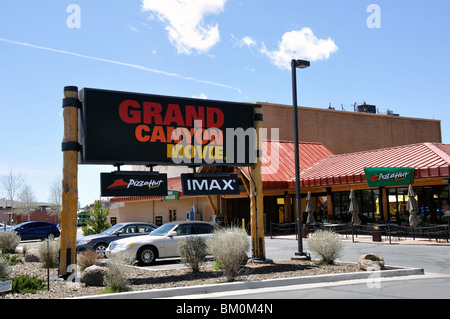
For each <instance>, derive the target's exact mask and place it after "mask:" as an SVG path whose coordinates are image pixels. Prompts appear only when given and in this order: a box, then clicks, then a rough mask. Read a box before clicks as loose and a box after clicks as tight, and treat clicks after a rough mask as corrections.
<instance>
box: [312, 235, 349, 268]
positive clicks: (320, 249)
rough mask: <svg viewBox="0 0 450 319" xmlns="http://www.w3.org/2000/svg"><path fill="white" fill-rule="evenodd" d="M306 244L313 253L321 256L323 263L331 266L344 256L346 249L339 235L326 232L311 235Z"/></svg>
mask: <svg viewBox="0 0 450 319" xmlns="http://www.w3.org/2000/svg"><path fill="white" fill-rule="evenodd" d="M306 243H307V245H308V248H309V249H310V250H311V251H313V252H315V253H316V254H317V255H319V256H320V258H321V262H323V263H325V264H331V265H332V264H334V261H335V260H336V259H337V258H339V257H340V256H341V255H342V252H343V249H344V243H343V242H342V240H341V238H340V237H339V234H337V233H334V232H330V231H325V230H319V231H316V232H314V233H312V234H310V235H309V236H308V238H307V239H306Z"/></svg>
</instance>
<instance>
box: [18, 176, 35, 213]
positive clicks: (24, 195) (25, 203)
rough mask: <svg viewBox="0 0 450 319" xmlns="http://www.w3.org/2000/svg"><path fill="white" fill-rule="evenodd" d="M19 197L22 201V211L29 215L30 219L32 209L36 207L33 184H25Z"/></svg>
mask: <svg viewBox="0 0 450 319" xmlns="http://www.w3.org/2000/svg"><path fill="white" fill-rule="evenodd" d="M19 199H20V201H21V205H20V208H21V209H20V213H21V214H23V215H27V216H28V221H30V215H31V211H32V210H33V208H34V202H35V197H34V194H33V190H32V189H31V186H30V185H28V184H25V185H24V186H23V188H22V191H21V192H20V195H19Z"/></svg>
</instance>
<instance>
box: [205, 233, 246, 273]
mask: <svg viewBox="0 0 450 319" xmlns="http://www.w3.org/2000/svg"><path fill="white" fill-rule="evenodd" d="M207 246H208V249H209V252H210V254H211V255H212V256H213V257H214V258H215V260H216V261H217V263H218V264H220V265H221V269H222V270H223V272H224V275H225V277H226V278H227V280H228V281H233V280H234V278H235V277H236V276H237V275H238V273H239V271H240V270H241V269H242V268H243V266H244V265H245V263H246V262H247V258H248V257H247V253H248V252H249V250H250V247H251V239H250V237H249V236H248V235H247V232H246V231H245V230H244V229H242V228H238V227H231V228H222V229H219V230H217V231H215V232H214V236H213V237H212V238H211V239H209V240H208V241H207Z"/></svg>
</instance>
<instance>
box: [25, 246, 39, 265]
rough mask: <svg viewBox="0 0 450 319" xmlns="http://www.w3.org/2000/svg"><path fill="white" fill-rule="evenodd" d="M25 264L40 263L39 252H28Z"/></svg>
mask: <svg viewBox="0 0 450 319" xmlns="http://www.w3.org/2000/svg"><path fill="white" fill-rule="evenodd" d="M24 259H25V262H40V261H41V258H40V257H39V252H38V251H37V250H31V249H29V250H27V251H26V253H25V256H24Z"/></svg>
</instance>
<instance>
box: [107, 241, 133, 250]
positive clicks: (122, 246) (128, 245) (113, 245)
mask: <svg viewBox="0 0 450 319" xmlns="http://www.w3.org/2000/svg"><path fill="white" fill-rule="evenodd" d="M132 247H134V243H126V244H119V243H117V242H115V241H113V242H112V243H111V244H109V250H113V249H115V248H118V249H129V248H132Z"/></svg>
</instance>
